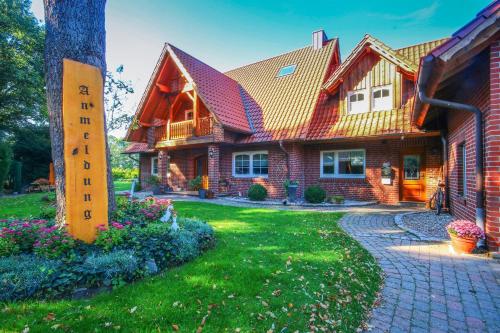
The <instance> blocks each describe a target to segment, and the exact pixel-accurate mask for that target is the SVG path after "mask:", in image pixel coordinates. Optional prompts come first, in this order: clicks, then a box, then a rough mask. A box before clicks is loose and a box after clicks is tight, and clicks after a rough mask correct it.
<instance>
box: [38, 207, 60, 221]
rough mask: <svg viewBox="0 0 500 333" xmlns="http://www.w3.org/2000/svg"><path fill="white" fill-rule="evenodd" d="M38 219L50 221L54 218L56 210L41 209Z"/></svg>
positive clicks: (51, 208) (49, 208)
mask: <svg viewBox="0 0 500 333" xmlns="http://www.w3.org/2000/svg"><path fill="white" fill-rule="evenodd" d="M39 217H40V218H41V219H44V220H52V219H54V218H55V217H56V209H55V208H54V207H51V206H48V207H42V208H41V209H40V215H39Z"/></svg>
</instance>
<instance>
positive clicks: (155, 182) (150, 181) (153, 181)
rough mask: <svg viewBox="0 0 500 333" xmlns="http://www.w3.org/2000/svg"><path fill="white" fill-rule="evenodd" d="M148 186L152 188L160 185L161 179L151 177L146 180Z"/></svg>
mask: <svg viewBox="0 0 500 333" xmlns="http://www.w3.org/2000/svg"><path fill="white" fill-rule="evenodd" d="M148 184H149V185H152V186H156V185H160V184H161V178H160V177H158V176H151V177H149V179H148Z"/></svg>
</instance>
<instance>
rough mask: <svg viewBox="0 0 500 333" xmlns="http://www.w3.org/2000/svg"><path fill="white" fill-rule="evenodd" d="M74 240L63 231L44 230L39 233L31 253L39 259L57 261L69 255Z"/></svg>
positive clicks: (73, 245)
mask: <svg viewBox="0 0 500 333" xmlns="http://www.w3.org/2000/svg"><path fill="white" fill-rule="evenodd" d="M74 247H75V240H74V239H73V238H72V237H71V236H70V235H69V234H68V232H67V231H66V230H65V229H59V228H54V227H52V228H45V229H42V230H40V231H39V235H38V239H37V240H36V241H35V243H34V244H33V252H34V253H35V254H37V255H39V256H41V257H46V258H49V259H57V258H61V257H63V256H66V255H68V254H70V253H71V250H72V249H73V248H74Z"/></svg>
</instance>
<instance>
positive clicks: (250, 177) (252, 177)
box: [232, 175, 269, 179]
mask: <svg viewBox="0 0 500 333" xmlns="http://www.w3.org/2000/svg"><path fill="white" fill-rule="evenodd" d="M232 177H233V178H236V179H268V178H269V176H255V175H251V176H235V175H233V176H232Z"/></svg>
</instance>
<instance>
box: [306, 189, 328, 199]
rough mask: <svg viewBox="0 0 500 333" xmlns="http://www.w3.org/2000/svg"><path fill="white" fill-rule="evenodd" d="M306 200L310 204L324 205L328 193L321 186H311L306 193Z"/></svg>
mask: <svg viewBox="0 0 500 333" xmlns="http://www.w3.org/2000/svg"><path fill="white" fill-rule="evenodd" d="M304 198H305V199H306V201H307V202H310V203H322V202H323V201H325V198H326V192H325V190H323V189H322V188H321V187H319V186H309V187H308V188H307V189H306V191H305V192H304Z"/></svg>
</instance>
